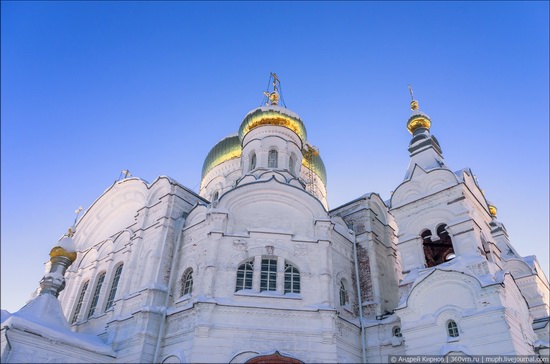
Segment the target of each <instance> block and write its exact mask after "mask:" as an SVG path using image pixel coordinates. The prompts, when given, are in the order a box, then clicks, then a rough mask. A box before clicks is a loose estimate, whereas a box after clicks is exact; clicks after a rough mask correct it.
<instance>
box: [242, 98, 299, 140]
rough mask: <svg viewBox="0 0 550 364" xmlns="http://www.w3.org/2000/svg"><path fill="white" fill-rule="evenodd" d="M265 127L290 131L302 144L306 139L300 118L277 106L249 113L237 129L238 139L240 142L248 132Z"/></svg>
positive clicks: (265, 107) (262, 107) (261, 108)
mask: <svg viewBox="0 0 550 364" xmlns="http://www.w3.org/2000/svg"><path fill="white" fill-rule="evenodd" d="M265 125H275V126H282V127H284V128H287V129H290V130H292V131H293V132H295V133H296V134H297V135H298V137H299V138H300V139H301V140H302V143H304V142H305V141H306V139H307V134H306V128H305V126H304V123H303V122H302V120H301V119H300V117H299V116H298V115H296V114H295V113H293V112H292V111H290V110H288V109H286V108H284V107H282V106H279V105H268V106H261V107H259V108H257V109H254V110H252V111H251V112H249V113H248V115H246V117H245V118H244V120H243V122H242V123H241V126H240V128H239V138H241V140H242V139H243V138H244V136H245V135H246V134H247V133H248V132H249V131H250V130H252V129H254V128H257V127H260V126H265Z"/></svg>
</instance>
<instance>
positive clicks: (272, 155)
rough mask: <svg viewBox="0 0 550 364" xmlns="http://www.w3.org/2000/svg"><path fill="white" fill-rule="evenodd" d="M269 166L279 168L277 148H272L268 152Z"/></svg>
mask: <svg viewBox="0 0 550 364" xmlns="http://www.w3.org/2000/svg"><path fill="white" fill-rule="evenodd" d="M267 168H279V152H278V151H277V149H270V150H269V152H268V153H267Z"/></svg>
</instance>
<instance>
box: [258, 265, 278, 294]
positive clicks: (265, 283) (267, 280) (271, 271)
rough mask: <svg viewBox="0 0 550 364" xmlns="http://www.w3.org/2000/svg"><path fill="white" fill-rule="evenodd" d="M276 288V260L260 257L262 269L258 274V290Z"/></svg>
mask: <svg viewBox="0 0 550 364" xmlns="http://www.w3.org/2000/svg"><path fill="white" fill-rule="evenodd" d="M276 290H277V260H275V259H262V270H261V275H260V291H261V292H263V291H276Z"/></svg>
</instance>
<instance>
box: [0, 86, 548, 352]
mask: <svg viewBox="0 0 550 364" xmlns="http://www.w3.org/2000/svg"><path fill="white" fill-rule="evenodd" d="M411 109H412V114H411V116H410V118H409V119H408V120H404V124H405V121H406V127H407V129H408V131H409V132H410V133H411V141H410V144H409V145H408V151H409V153H410V164H409V167H408V169H407V171H406V174H405V178H404V180H403V181H402V182H401V183H400V184H399V185H398V186H397V187H395V188H394V192H393V194H392V195H391V198H390V199H389V200H387V201H383V200H382V199H381V197H380V196H379V195H378V194H376V193H369V194H365V195H363V196H361V197H359V198H357V199H355V200H353V201H349V202H348V203H346V204H344V205H342V206H339V207H336V208H333V209H330V210H329V209H328V204H327V189H326V181H327V172H326V171H325V167H324V164H323V161H322V159H321V156H320V155H319V152H318V150H317V148H315V147H314V146H313V145H312V144H311V143H310V141H309V140H308V137H307V132H306V125H305V123H304V122H303V121H302V119H301V118H300V117H299V116H298V115H297V114H296V113H295V112H293V111H291V110H289V109H287V108H286V107H283V106H281V105H280V104H279V93H278V80H277V78H276V76H273V89H272V90H271V92H268V93H266V102H265V105H264V106H261V107H258V108H256V109H253V110H252V111H250V112H249V113H248V114H247V115H246V116H245V117H244V120H243V121H242V122H241V124H240V127H239V128H238V129H237V133H235V134H233V135H229V136H227V137H226V138H224V139H223V140H221V141H220V142H219V143H217V144H216V145H215V146H214V147H213V148H212V150H211V151H210V153H208V155H207V156H206V159H205V162H204V166H203V170H202V181H201V184H200V192H199V193H198V194H197V193H196V192H194V191H192V190H191V189H189V188H187V187H185V186H182V185H180V184H179V183H178V182H177V181H175V180H173V179H171V178H169V177H166V176H160V177H158V178H157V179H156V180H155V181H153V182H152V183H148V182H146V181H144V180H142V179H140V178H135V177H129V178H124V179H121V180H119V181H117V182H115V183H114V184H113V185H112V186H110V187H109V188H108V189H107V190H106V191H105V192H104V193H103V194H102V195H101V196H99V198H97V200H96V201H95V202H94V203H93V204H92V205H91V206H90V207H89V208H88V209H87V210H86V211H85V213H84V214H83V215H82V216H81V217H80V219H79V220H78V222H77V224H76V225H75V226H74V227H71V229H70V231H69V233H68V234H67V235H66V236H64V237H63V238H62V239H61V240H60V241H59V243H58V244H57V246H55V247H54V248H53V249H52V252H51V254H50V256H51V260H50V262H49V263H48V264H47V266H46V272H47V273H46V275H45V276H44V278H43V279H42V281H41V284H40V286H41V287H40V289H39V290H38V291H37V293H36V295H35V297H34V298H33V299H32V300H31V301H29V302H28V303H27V305H26V306H24V307H23V308H21V309H20V310H19V311H18V312H15V313H13V314H9V313H7V312H3V317H2V326H1V350H2V352H1V362H3V363H4V362H5V363H37V362H38V363H41V362H48V363H88V362H90V363H383V362H389V360H390V358H391V357H392V356H403V355H436V356H440V357H445V356H447V357H449V356H458V355H462V356H464V355H465V356H471V357H474V356H477V355H511V356H518V355H522V356H523V355H529V356H532V357H536V358H543V359H544V358H548V355H549V340H550V338H549V316H550V311H549V306H550V302H549V301H550V299H549V284H548V279H547V278H546V277H545V275H544V273H543V270H542V269H541V267H540V266H539V263H538V262H537V259H536V258H535V257H534V256H528V257H522V256H520V255H518V253H517V251H516V250H515V249H514V246H513V245H512V243H511V241H510V240H509V238H508V235H507V232H506V229H505V227H504V225H503V224H502V223H501V222H500V221H499V220H498V219H497V210H496V208H495V206H493V205H492V204H491V203H490V202H489V201H488V200H487V199H486V197H485V196H484V194H483V192H482V190H481V188H480V187H479V185H478V183H477V181H476V179H475V178H474V176H473V174H472V171H471V170H470V169H468V168H465V169H461V170H458V171H454V170H453V169H451V167H449V166H447V164H446V163H445V160H444V158H443V154H442V151H441V147H440V145H439V142H438V141H437V139H436V138H435V137H434V136H433V135H432V134H431V120H430V118H429V116H428V115H426V114H425V113H423V112H421V111H420V110H419V107H418V102H417V101H415V100H413V101H412V102H411ZM237 122H238V121H237ZM237 122H236V123H235V126H237ZM404 132H405V130H404ZM37 278H38V277H37Z"/></svg>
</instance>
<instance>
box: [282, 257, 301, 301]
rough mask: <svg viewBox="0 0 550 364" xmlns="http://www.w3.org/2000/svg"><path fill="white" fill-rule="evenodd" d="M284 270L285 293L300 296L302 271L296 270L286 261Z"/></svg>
mask: <svg viewBox="0 0 550 364" xmlns="http://www.w3.org/2000/svg"><path fill="white" fill-rule="evenodd" d="M284 268H285V269H284V286H283V293H284V294H287V293H294V294H300V290H301V279H300V278H301V277H300V270H298V268H296V267H295V266H294V265H292V264H290V263H287V262H286V261H285V267H284ZM287 287H288V288H287Z"/></svg>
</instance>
